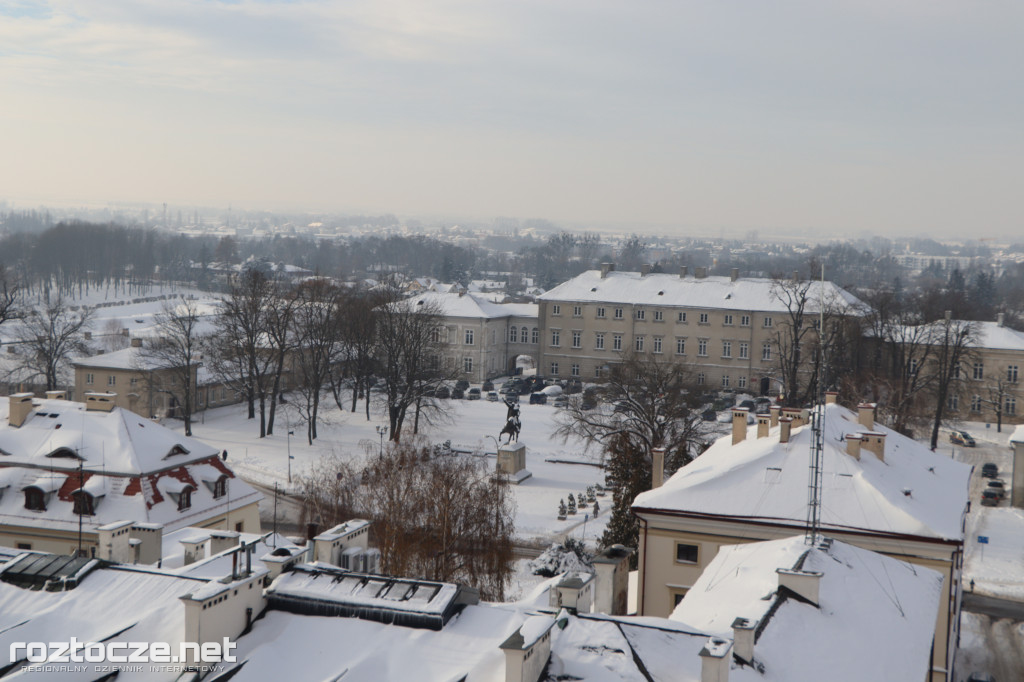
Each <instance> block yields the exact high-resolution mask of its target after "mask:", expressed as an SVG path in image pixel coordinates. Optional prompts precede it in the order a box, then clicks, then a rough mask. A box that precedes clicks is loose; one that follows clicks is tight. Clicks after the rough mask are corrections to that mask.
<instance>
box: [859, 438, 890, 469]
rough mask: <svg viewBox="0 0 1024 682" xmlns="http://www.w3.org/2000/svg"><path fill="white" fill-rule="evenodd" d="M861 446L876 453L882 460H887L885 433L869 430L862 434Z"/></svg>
mask: <svg viewBox="0 0 1024 682" xmlns="http://www.w3.org/2000/svg"><path fill="white" fill-rule="evenodd" d="M860 441H861V447H862V448H864V449H865V450H867V451H868V452H873V453H875V457H877V458H878V459H879V460H880V461H882V462H884V461H885V434H884V433H878V432H877V431H868V432H867V433H862V434H860Z"/></svg>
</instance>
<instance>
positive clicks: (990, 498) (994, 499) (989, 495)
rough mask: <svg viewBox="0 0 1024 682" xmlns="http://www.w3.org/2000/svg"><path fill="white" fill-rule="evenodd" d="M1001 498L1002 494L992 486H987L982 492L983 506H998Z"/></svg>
mask: <svg viewBox="0 0 1024 682" xmlns="http://www.w3.org/2000/svg"><path fill="white" fill-rule="evenodd" d="M1001 499H1002V495H1000V494H999V493H997V492H996V491H995V490H993V489H992V488H986V489H985V490H983V491H982V492H981V506H983V507H998V506H999V500H1001Z"/></svg>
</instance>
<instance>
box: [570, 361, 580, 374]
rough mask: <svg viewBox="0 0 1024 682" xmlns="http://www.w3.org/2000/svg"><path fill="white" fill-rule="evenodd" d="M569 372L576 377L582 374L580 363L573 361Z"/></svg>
mask: <svg viewBox="0 0 1024 682" xmlns="http://www.w3.org/2000/svg"><path fill="white" fill-rule="evenodd" d="M569 372H570V373H571V374H572V375H573V376H574V377H578V376H579V375H580V365H579V363H578V362H574V363H572V365H571V366H570V367H569Z"/></svg>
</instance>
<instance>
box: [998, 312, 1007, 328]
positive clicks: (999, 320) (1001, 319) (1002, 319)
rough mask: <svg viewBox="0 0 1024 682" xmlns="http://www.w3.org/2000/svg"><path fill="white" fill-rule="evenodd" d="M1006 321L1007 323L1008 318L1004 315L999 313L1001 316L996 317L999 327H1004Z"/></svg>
mask: <svg viewBox="0 0 1024 682" xmlns="http://www.w3.org/2000/svg"><path fill="white" fill-rule="evenodd" d="M1005 321H1006V316H1005V315H1004V314H1003V313H999V314H997V315H996V324H997V325H998V326H1000V327H1002V326H1003V325H1004V324H1005Z"/></svg>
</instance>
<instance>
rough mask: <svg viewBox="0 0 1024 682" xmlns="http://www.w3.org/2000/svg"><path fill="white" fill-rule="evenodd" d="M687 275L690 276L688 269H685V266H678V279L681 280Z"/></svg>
mask: <svg viewBox="0 0 1024 682" xmlns="http://www.w3.org/2000/svg"><path fill="white" fill-rule="evenodd" d="M688 274H690V269H689V268H688V267H686V266H685V265H680V266H679V279H683V278H684V277H686V276H687V275H688Z"/></svg>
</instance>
